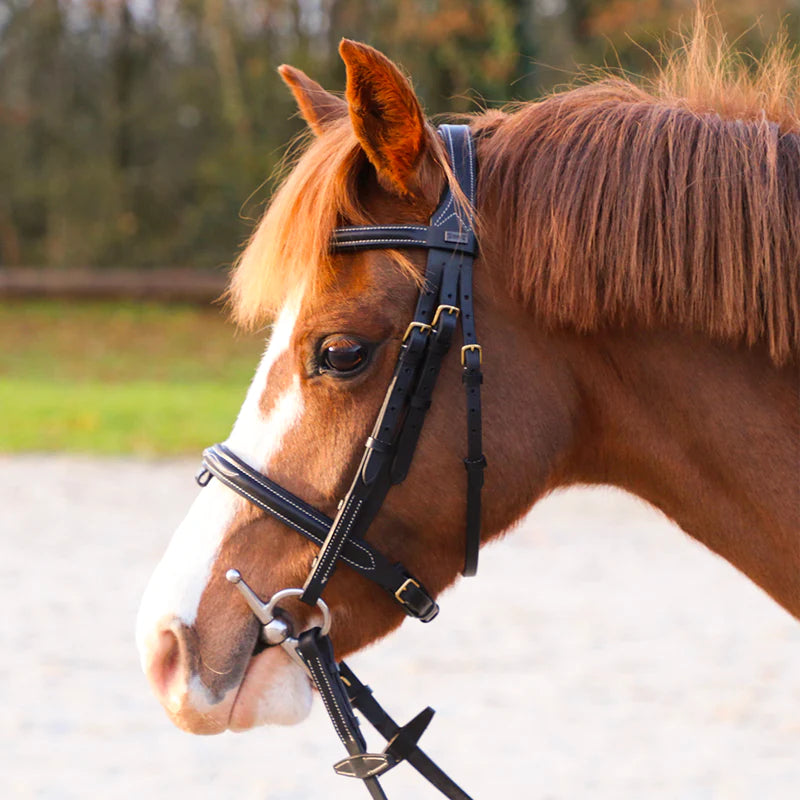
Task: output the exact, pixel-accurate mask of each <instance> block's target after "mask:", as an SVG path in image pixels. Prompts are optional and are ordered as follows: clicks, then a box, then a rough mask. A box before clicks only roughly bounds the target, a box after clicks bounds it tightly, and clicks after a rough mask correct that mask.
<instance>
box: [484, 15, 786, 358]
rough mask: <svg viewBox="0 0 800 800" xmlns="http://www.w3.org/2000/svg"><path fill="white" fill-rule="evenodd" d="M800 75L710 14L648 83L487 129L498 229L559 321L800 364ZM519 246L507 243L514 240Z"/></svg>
mask: <svg viewBox="0 0 800 800" xmlns="http://www.w3.org/2000/svg"><path fill="white" fill-rule="evenodd" d="M799 79H800V69H798V61H797V58H796V56H795V55H794V54H793V53H791V52H789V51H788V49H787V48H786V47H785V46H782V44H781V43H778V44H777V45H775V46H773V48H772V49H771V50H768V52H767V54H766V56H765V57H764V59H763V60H762V61H760V62H755V61H753V62H751V63H747V61H746V59H745V58H743V57H742V56H741V55H737V54H736V53H734V52H732V51H731V50H730V49H729V48H728V47H727V46H726V45H725V43H724V40H723V39H719V38H717V39H715V37H713V36H712V35H711V34H710V33H709V30H708V27H707V25H706V24H705V20H704V19H703V18H700V19H699V20H698V21H697V22H696V24H695V31H694V34H693V36H692V37H691V39H689V40H688V41H687V42H686V43H685V45H684V48H683V49H682V50H681V51H678V52H677V53H675V54H673V56H672V57H671V58H670V59H669V61H668V62H667V64H666V66H665V67H664V68H663V69H662V70H661V72H660V73H659V75H658V76H657V77H656V78H655V79H654V80H653V81H651V82H650V84H649V86H641V85H636V84H635V83H634V82H632V81H630V80H627V79H624V78H619V77H611V76H605V77H604V78H603V79H601V80H599V81H596V82H594V83H591V84H588V85H585V86H582V87H580V88H577V89H573V90H571V91H566V92H563V93H560V94H555V95H553V96H551V97H549V98H547V99H545V100H544V101H542V102H539V103H532V104H526V105H524V106H522V107H521V108H519V109H518V110H517V111H516V112H515V113H512V114H507V115H500V114H498V113H497V112H489V113H487V114H485V115H484V116H483V117H481V118H478V119H477V120H476V125H475V130H476V133H477V134H478V135H479V136H481V135H483V138H484V141H483V142H482V146H481V149H480V170H479V181H480V182H479V189H478V191H479V196H480V197H482V198H483V207H484V208H486V209H487V210H488V211H489V213H490V214H491V220H489V219H487V218H486V217H485V216H484V218H483V224H484V226H485V227H486V228H487V231H490V230H492V229H494V228H496V229H497V230H502V231H503V233H502V236H494V237H487V236H485V237H484V239H485V240H487V241H493V242H495V243H496V245H497V247H500V248H502V254H501V253H500V252H496V253H495V254H494V256H492V254H487V262H488V263H494V262H493V260H492V259H493V258H503V259H505V261H506V263H509V262H511V263H510V268H511V274H512V278H511V280H512V283H513V289H514V291H515V293H516V295H517V296H518V297H519V299H520V300H521V301H522V302H524V303H526V304H527V306H528V307H529V308H530V310H531V312H532V313H534V314H535V315H536V316H537V317H538V318H539V319H540V320H541V321H542V322H543V323H544V324H545V325H547V326H548V327H558V326H569V327H572V328H575V329H577V330H579V331H584V332H590V331H596V330H600V329H603V328H607V327H610V326H623V325H629V324H638V325H643V326H647V327H654V326H672V327H676V326H677V327H679V328H682V329H684V330H690V331H696V332H700V333H703V334H706V335H707V336H709V337H711V338H715V339H722V340H728V341H744V342H746V343H747V344H750V345H752V344H755V343H756V342H764V343H765V344H766V345H767V347H768V349H769V353H770V355H771V357H772V359H773V360H774V361H775V362H776V363H778V364H781V363H785V362H787V361H789V360H798V356H799V355H800V117H799V116H798V113H797V110H796V102H797V99H798V86H800V80H799ZM503 237H505V240H504V241H500V239H502V238H503Z"/></svg>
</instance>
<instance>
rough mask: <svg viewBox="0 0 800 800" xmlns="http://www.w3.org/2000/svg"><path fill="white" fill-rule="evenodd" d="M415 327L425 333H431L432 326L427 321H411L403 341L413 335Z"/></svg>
mask: <svg viewBox="0 0 800 800" xmlns="http://www.w3.org/2000/svg"><path fill="white" fill-rule="evenodd" d="M414 328H419V329H420V330H421V331H422V332H423V333H430V330H431V326H430V325H428V323H427V322H416V321H414V322H411V323H409V325H408V327H407V328H406V332H405V333H404V334H403V342H405V341H406V339H408V337H409V336H411V331H413V330H414Z"/></svg>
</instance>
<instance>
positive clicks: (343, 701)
mask: <svg viewBox="0 0 800 800" xmlns="http://www.w3.org/2000/svg"><path fill="white" fill-rule="evenodd" d="M297 652H298V653H299V654H300V656H301V657H302V659H303V661H304V662H305V664H306V666H307V667H308V672H309V675H310V676H311V679H312V680H313V681H314V685H315V686H316V687H317V691H319V694H320V697H322V702H323V704H324V705H325V710H326V711H327V712H328V716H329V717H330V719H331V722H332V723H333V727H334V729H335V730H336V733H337V734H338V736H339V739H340V740H341V742H342V744H343V745H344V747H345V750H347V752H348V754H349V756H350V758H348V759H345V762H348V763H349V764H350V766H351V769H352V772H351V773H350V774H352V776H353V777H356V778H360V779H361V780H363V781H364V785H365V786H366V787H367V790H368V791H369V793H370V796H371V797H373V798H375V799H376V800H387V798H386V795H385V794H384V792H383V789H382V788H381V785H380V783H378V779H377V777H376V775H378V774H380V773H381V772H385V771H386V769H389V768H390V767H391V766H394V764H390V763H389V759H388V758H387V757H386V756H383V755H373V754H371V753H367V743H366V742H365V741H364V737H363V736H362V735H361V731H360V730H359V727H358V720H357V719H356V715H355V714H354V713H353V707H352V706H351V705H350V701H349V700H348V697H347V690H346V689H345V688H344V685H343V684H342V680H341V678H340V676H339V670H338V668H337V667H336V662H335V661H334V658H333V647H332V646H331V640H330V639H329V638H328V637H327V636H321V635H320V630H319V628H312V629H311V630H308V631H306V632H305V633H303V634H301V635H300V638H299V640H298V644H297ZM342 763H343V762H339V764H342ZM337 766H338V765H337ZM337 771H338V770H337ZM340 774H341V773H340Z"/></svg>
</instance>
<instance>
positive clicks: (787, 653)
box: [0, 457, 800, 800]
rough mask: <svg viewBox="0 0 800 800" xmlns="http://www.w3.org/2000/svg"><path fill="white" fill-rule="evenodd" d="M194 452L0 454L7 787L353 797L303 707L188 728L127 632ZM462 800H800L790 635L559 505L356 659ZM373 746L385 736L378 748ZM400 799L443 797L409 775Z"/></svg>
mask: <svg viewBox="0 0 800 800" xmlns="http://www.w3.org/2000/svg"><path fill="white" fill-rule="evenodd" d="M195 466H196V464H195V462H194V461H185V460H181V461H160V462H153V463H150V462H144V461H137V460H133V459H124V460H123V459H105V460H99V459H91V460H90V459H80V458H63V457H23V458H9V457H0V509H2V510H1V511H0V607H2V616H0V626H2V627H1V628H0V630H1V631H2V633H1V638H0V641H2V663H1V664H0V709H2V711H0V797H2V798H47V799H48V800H49V799H50V798H53V800H55V799H59V800H60V799H61V798H103V800H115V798H126V800H127V799H130V800H142V799H143V798H146V799H147V800H160V798H166V799H168V800H180V799H182V798H186V800H189V798H191V800H205V799H206V798H208V800H211V798H213V799H214V800H220V799H224V798H236V800H250V799H251V798H252V800H265V799H266V798H269V800H301V799H303V800H310V799H311V798H322V797H325V798H336V799H337V800H338V799H339V798H341V799H342V800H348V799H349V798H362V797H366V796H367V794H366V792H365V791H364V789H363V788H362V787H361V786H359V785H358V784H357V783H355V782H348V781H347V780H346V779H344V778H339V777H337V776H335V775H334V774H333V772H332V770H331V767H330V765H331V764H332V763H333V761H335V760H337V759H338V758H339V757H340V755H341V754H340V749H339V748H340V744H339V742H338V740H337V739H336V737H335V735H334V733H333V731H332V729H331V728H330V726H329V723H328V721H327V719H326V718H325V717H324V712H323V710H322V708H321V707H320V704H317V705H316V707H315V709H314V712H313V714H312V717H311V718H310V719H309V720H308V721H306V722H305V723H304V724H303V725H301V726H300V727H297V728H291V729H282V728H272V729H261V730H257V731H254V732H250V733H247V734H243V735H242V734H240V735H233V734H226V735H223V736H217V737H210V738H200V737H193V736H190V735H188V734H184V733H181V732H180V731H178V730H176V729H174V728H173V727H172V726H171V725H170V723H169V722H168V721H167V719H166V717H165V715H164V713H163V712H162V711H161V709H160V707H159V706H158V705H157V703H156V701H155V700H154V699H153V698H152V697H151V695H150V693H149V690H148V688H147V686H146V683H145V680H144V678H143V676H142V674H141V672H140V670H139V665H138V661H137V655H136V651H135V647H134V642H133V627H134V617H135V614H136V609H137V604H138V601H139V596H140V594H141V592H142V589H143V587H144V585H145V583H146V581H147V578H148V576H149V573H150V571H151V570H152V568H153V566H154V565H155V563H156V561H157V560H158V558H159V557H160V556H161V553H162V551H163V549H164V547H165V546H166V543H167V540H168V538H169V536H170V534H171V531H172V530H173V528H174V527H175V525H176V524H177V523H178V521H179V520H180V519H181V517H182V515H183V513H184V511H185V509H186V508H187V506H188V505H189V503H190V501H191V498H192V497H193V495H194V493H195V487H194V484H193V482H192V475H193V473H194V469H195ZM350 663H351V665H352V666H353V667H354V668H356V671H357V672H358V673H359V674H360V675H361V677H362V679H364V680H366V681H368V682H369V683H370V684H371V685H372V687H373V688H374V689H375V691H376V694H377V696H378V698H379V699H380V700H381V701H382V702H383V703H384V705H385V706H386V707H387V708H388V710H389V711H390V712H391V713H393V714H394V715H395V716H396V717H397V718H399V719H402V720H406V719H408V718H410V717H411V716H412V715H413V714H415V713H416V712H417V711H419V710H420V709H421V708H422V707H423V706H424V705H426V704H428V703H429V704H431V705H432V706H433V707H434V708H436V709H437V711H438V713H437V716H436V718H435V719H434V721H433V723H432V727H431V729H430V730H429V731H428V733H427V734H426V736H425V738H424V739H423V743H424V745H425V747H426V749H427V750H428V751H429V752H430V753H431V754H432V755H433V757H434V758H435V759H437V760H438V761H439V762H440V763H441V764H442V765H443V766H444V767H445V769H447V770H451V771H452V773H453V775H454V777H455V778H456V779H457V780H458V781H459V782H461V783H462V785H463V786H464V787H465V788H466V789H467V790H468V791H469V792H471V793H472V794H473V796H474V797H475V798H476V800H479V799H481V800H491V799H493V798H531V799H532V800H556V799H558V800H583V798H586V799H587V800H611V798H614V799H617V798H619V799H620V800H634V799H635V800H644V799H646V800H660V799H661V798H664V799H665V800H666V799H667V798H668V799H669V800H740V799H741V800H790V799H791V800H795V799H796V798H797V797H800V624H798V623H797V622H796V621H795V620H793V619H792V618H790V617H789V616H788V615H787V614H786V613H785V612H784V611H782V610H781V609H780V608H778V607H777V606H776V605H775V604H774V603H773V602H772V601H771V600H770V599H769V598H767V597H766V596H765V595H763V594H762V593H761V592H760V591H759V590H758V589H756V588H755V587H754V586H752V585H751V584H750V583H749V582H748V581H747V580H746V579H745V578H743V577H741V576H740V575H739V574H738V573H737V572H735V571H734V570H733V568H731V567H730V566H728V565H727V564H726V563H724V562H723V561H721V560H720V559H718V558H716V557H714V556H712V555H710V554H709V553H708V552H706V551H705V550H703V548H701V547H700V546H698V545H696V544H695V543H694V542H692V541H690V540H689V539H688V538H687V537H685V536H684V535H683V534H682V533H680V532H679V531H678V530H676V529H675V528H674V527H673V526H671V525H670V524H669V523H668V522H667V521H666V520H665V519H663V518H662V517H661V516H660V515H658V514H656V513H655V512H653V511H652V510H650V509H648V508H647V507H645V506H644V505H643V504H642V503H640V502H638V501H636V500H634V499H632V498H630V497H627V496H625V495H622V494H619V493H615V492H611V491H606V490H596V491H588V490H586V491H571V492H568V493H564V494H562V495H560V496H556V497H553V498H550V499H548V500H547V501H545V502H543V503H541V504H540V505H539V506H538V507H537V509H536V511H535V512H534V513H533V514H532V515H531V517H530V518H529V519H528V520H527V522H526V523H525V525H524V526H523V527H522V529H520V530H518V531H516V532H515V533H514V534H513V535H512V536H511V537H509V539H508V540H507V541H505V542H504V543H501V544H499V545H496V546H493V547H490V548H489V549H488V550H486V551H484V554H483V559H482V564H481V570H480V574H479V576H478V578H476V579H473V580H469V581H463V582H462V583H461V584H460V585H459V586H458V587H457V588H456V589H455V590H453V591H450V592H449V593H447V594H446V595H445V596H444V597H443V598H442V613H441V615H440V617H439V619H438V620H437V621H436V622H435V623H434V624H432V625H428V626H425V625H421V624H418V623H414V622H413V621H409V622H407V624H406V625H405V626H404V627H403V630H402V631H401V632H400V633H399V634H397V635H395V636H393V637H391V638H390V639H389V640H387V641H385V642H383V643H381V644H380V645H379V646H376V647H374V648H372V649H371V650H369V651H368V652H367V653H364V654H363V655H361V656H360V657H356V658H353V659H351V660H350ZM372 741H373V742H376V739H373V740H372ZM385 787H386V789H387V790H388V794H389V796H390V797H391V798H393V800H394V798H405V799H406V800H408V799H409V798H422V799H423V800H424V799H426V798H434V797H438V796H439V795H438V794H436V793H435V792H434V791H433V790H431V789H429V788H428V786H427V784H424V783H423V782H422V781H421V779H419V780H418V779H417V777H416V775H415V773H413V771H412V770H410V769H409V768H408V767H407V766H405V767H400V768H398V770H396V771H395V772H394V773H392V774H391V775H390V776H387V778H386V779H385Z"/></svg>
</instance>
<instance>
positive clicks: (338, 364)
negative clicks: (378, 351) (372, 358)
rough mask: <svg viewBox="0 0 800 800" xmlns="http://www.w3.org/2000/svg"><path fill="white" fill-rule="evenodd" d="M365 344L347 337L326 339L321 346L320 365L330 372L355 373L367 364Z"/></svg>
mask: <svg viewBox="0 0 800 800" xmlns="http://www.w3.org/2000/svg"><path fill="white" fill-rule="evenodd" d="M368 355H369V350H368V348H367V346H366V345H365V344H363V343H362V342H359V341H357V340H355V339H351V338H347V337H336V338H330V339H326V340H325V342H324V343H323V346H322V353H321V359H320V362H321V365H322V369H323V370H330V371H331V372H355V371H356V370H357V369H358V368H359V367H362V366H364V364H366V362H367V356H368Z"/></svg>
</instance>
